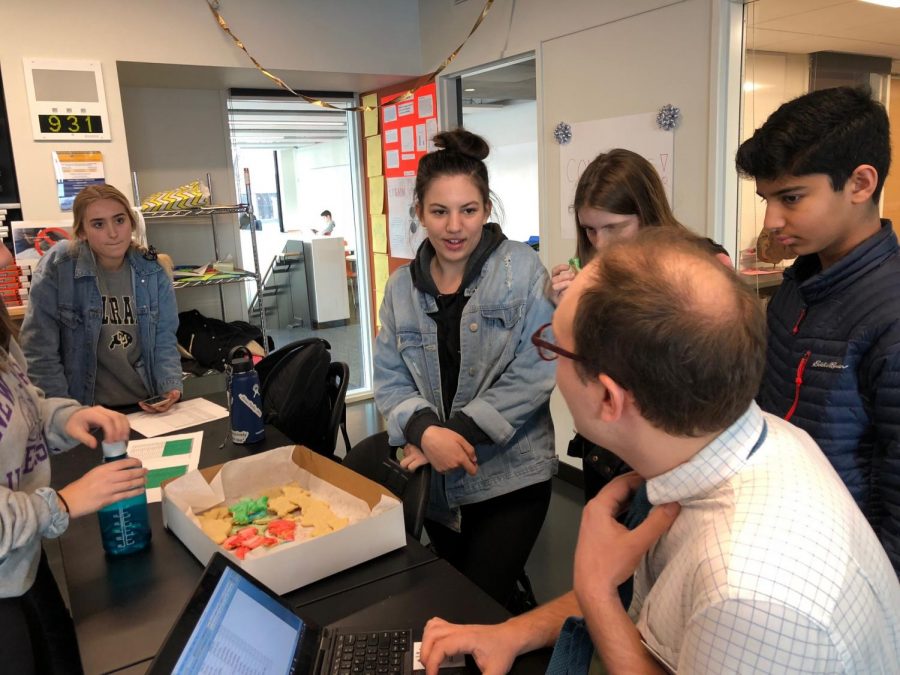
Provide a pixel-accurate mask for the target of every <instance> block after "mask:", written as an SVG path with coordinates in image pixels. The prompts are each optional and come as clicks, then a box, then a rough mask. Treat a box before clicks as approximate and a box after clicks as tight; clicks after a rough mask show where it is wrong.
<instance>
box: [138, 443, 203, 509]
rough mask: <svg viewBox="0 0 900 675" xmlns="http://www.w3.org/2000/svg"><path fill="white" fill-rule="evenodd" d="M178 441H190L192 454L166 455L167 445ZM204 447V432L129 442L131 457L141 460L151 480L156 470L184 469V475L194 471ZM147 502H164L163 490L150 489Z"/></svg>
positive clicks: (157, 488)
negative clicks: (201, 449)
mask: <svg viewBox="0 0 900 675" xmlns="http://www.w3.org/2000/svg"><path fill="white" fill-rule="evenodd" d="M178 441H189V442H190V444H191V450H190V452H187V453H181V454H177V455H166V454H165V452H166V445H168V444H170V443H173V442H178ZM202 445H203V432H202V431H195V432H194V433H191V434H178V435H175V436H159V437H156V438H142V439H139V440H134V441H129V442H128V450H127V452H128V456H129V457H137V458H138V459H139V460H141V464H143V465H144V468H145V469H147V470H148V472H150V473H148V479H149V478H150V476H151V475H152V472H153V471H154V470H155V469H170V468H174V467H184V468H185V469H184V473H188V472H190V471H193V470H194V469H196V468H197V466H198V465H199V464H200V448H201V446H202ZM147 501H148V502H150V503H151V504H152V503H153V502H159V501H162V489H161V488H159V487H152V488H150V487H148V488H147Z"/></svg>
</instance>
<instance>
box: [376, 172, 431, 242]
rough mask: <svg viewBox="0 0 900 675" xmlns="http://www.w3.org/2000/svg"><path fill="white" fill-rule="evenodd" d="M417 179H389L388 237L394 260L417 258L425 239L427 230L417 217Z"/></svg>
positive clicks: (409, 177) (408, 177) (411, 177)
mask: <svg viewBox="0 0 900 675" xmlns="http://www.w3.org/2000/svg"><path fill="white" fill-rule="evenodd" d="M415 187H416V177H415V176H402V177H399V178H388V179H387V188H386V189H387V197H388V200H387V205H388V237H389V241H390V244H391V255H392V256H393V257H394V258H409V259H412V258H415V257H416V250H418V248H419V244H421V243H422V241H423V240H424V239H425V228H423V227H422V224H421V223H420V222H419V218H418V217H417V216H416V196H415Z"/></svg>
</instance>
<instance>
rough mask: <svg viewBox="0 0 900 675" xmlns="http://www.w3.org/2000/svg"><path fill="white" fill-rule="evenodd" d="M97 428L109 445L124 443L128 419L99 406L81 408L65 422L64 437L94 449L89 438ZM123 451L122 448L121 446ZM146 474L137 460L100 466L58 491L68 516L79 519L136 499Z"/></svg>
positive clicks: (92, 440) (94, 442)
mask: <svg viewBox="0 0 900 675" xmlns="http://www.w3.org/2000/svg"><path fill="white" fill-rule="evenodd" d="M96 427H100V429H102V431H103V437H104V438H105V439H107V440H108V441H113V442H115V441H125V440H127V438H128V431H129V427H128V418H127V417H125V415H123V414H121V413H117V412H115V411H112V410H108V409H106V408H102V407H100V406H94V407H92V408H82V409H81V410H78V411H76V412H75V413H73V414H72V416H71V417H70V418H69V420H68V422H66V427H65V431H66V434H67V435H69V436H70V437H72V438H73V439H75V440H77V441H80V442H82V443H84V444H85V445H87V446H88V447H91V448H96V447H97V439H96V438H94V436H93V435H91V433H90V431H91V429H93V428H96ZM123 447H124V446H123ZM146 475H147V470H146V469H144V468H143V467H141V462H140V460H139V459H136V458H128V459H127V460H125V461H123V462H114V463H111V464H101V465H100V466H98V467H96V468H94V469H91V470H90V471H88V472H87V473H86V474H85V475H84V476H82V477H81V478H79V479H78V480H76V481H74V482H72V483H69V484H68V485H67V486H65V487H64V488H62V489H61V490H59V492H58V494H59V495H61V496H62V499H63V500H64V504H65V505H66V508H67V509H68V511H69V516H70V517H72V518H78V517H79V516H84V515H87V514H89V513H94V512H95V511H98V510H99V509H101V508H103V507H104V506H107V505H109V504H112V503H114V502H117V501H119V500H121V499H127V498H129V497H135V496H137V495H140V494H142V493H143V492H144V479H145V477H146Z"/></svg>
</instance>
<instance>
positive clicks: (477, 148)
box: [416, 127, 491, 207]
mask: <svg viewBox="0 0 900 675" xmlns="http://www.w3.org/2000/svg"><path fill="white" fill-rule="evenodd" d="M434 144H435V145H436V146H437V147H438V148H443V149H442V150H435V151H434V152H429V153H428V154H427V155H424V156H423V157H422V158H421V159H420V160H419V169H418V173H417V174H416V204H419V205H421V204H422V203H423V202H424V201H425V193H426V192H427V191H428V188H429V186H430V185H431V183H432V181H434V180H435V179H436V178H441V177H443V176H469V178H471V179H472V182H473V183H475V187H477V188H478V191H479V192H480V193H481V198H482V200H483V203H484V205H485V207H487V205H488V204H490V202H491V186H490V182H489V180H488V170H487V166H485V164H484V161H483V160H484V158H485V157H487V156H488V153H490V148H489V147H488V144H487V141H485V140H484V139H483V138H482V137H481V136H478V135H477V134H473V133H472V132H471V131H466V130H465V129H463V128H461V127H460V128H459V129H454V130H453V131H444V132H442V133H439V134H438V135H437V136H435V137H434Z"/></svg>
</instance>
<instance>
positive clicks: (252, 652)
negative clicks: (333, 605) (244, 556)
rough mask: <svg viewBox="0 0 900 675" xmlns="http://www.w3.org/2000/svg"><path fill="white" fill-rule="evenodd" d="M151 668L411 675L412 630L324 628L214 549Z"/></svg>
mask: <svg viewBox="0 0 900 675" xmlns="http://www.w3.org/2000/svg"><path fill="white" fill-rule="evenodd" d="M147 672H148V673H149V674H151V675H161V674H163V673H165V674H167V675H168V673H174V674H176V675H195V674H196V673H253V674H254V675H270V674H271V675H276V674H277V675H288V674H291V675H368V673H372V675H386V674H387V675H411V673H412V672H413V640H412V630H411V629H405V630H390V631H384V630H381V631H377V632H364V631H358V630H353V629H347V628H329V627H325V628H322V627H320V626H317V625H316V624H315V623H313V622H311V621H307V620H305V619H303V618H302V617H300V616H298V615H297V614H296V613H295V612H294V610H293V609H292V608H291V607H290V606H289V605H287V604H286V603H285V602H284V601H283V600H282V599H281V598H280V597H278V596H277V595H276V594H275V593H274V592H272V591H271V590H270V589H269V588H267V587H266V586H265V585H263V584H262V583H260V582H259V581H257V580H256V579H255V578H253V577H252V576H251V575H249V574H247V573H246V572H245V571H244V570H242V569H241V568H240V567H239V566H238V565H236V564H235V563H233V562H231V561H230V560H229V559H228V558H226V557H225V556H224V555H222V554H221V553H215V554H214V555H213V557H212V558H211V559H210V561H209V564H208V565H207V566H206V570H205V571H204V572H203V576H202V577H201V578H200V582H199V583H198V584H197V588H196V590H195V591H194V593H193V595H192V596H191V598H190V599H189V600H188V602H187V604H186V605H185V607H184V609H183V610H182V611H181V615H180V616H179V617H178V620H177V621H176V622H175V624H174V625H173V626H172V629H171V630H170V631H169V634H168V635H167V636H166V639H165V641H164V642H163V645H162V647H161V648H160V650H159V653H158V654H157V656H156V658H155V659H154V660H153V663H151V664H150V668H149V670H148V671H147Z"/></svg>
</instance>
